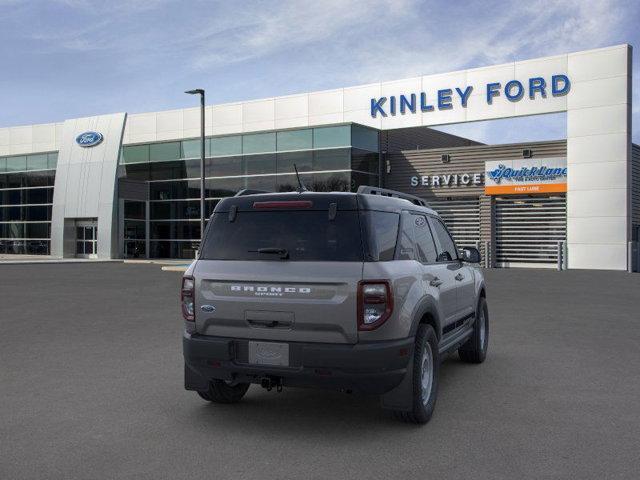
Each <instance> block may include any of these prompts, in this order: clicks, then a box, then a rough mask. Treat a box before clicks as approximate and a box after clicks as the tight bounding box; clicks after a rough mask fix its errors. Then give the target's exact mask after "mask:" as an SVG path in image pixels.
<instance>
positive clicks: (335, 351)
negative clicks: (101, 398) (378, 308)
mask: <svg viewBox="0 0 640 480" xmlns="http://www.w3.org/2000/svg"><path fill="white" fill-rule="evenodd" d="M413 343H414V339H413V338H407V339H402V340H393V341H384V342H369V343H358V344H354V345H342V344H326V343H302V342H291V343H289V364H290V366H289V367H275V366H266V365H253V364H249V363H248V356H249V355H248V351H249V340H248V339H239V338H226V337H212V336H205V335H199V334H193V335H190V334H188V333H185V335H184V337H183V351H184V361H185V388H186V389H187V390H206V389H207V388H208V385H209V382H210V381H211V380H213V379H221V380H228V381H237V382H243V383H244V382H248V383H260V380H261V379H262V378H264V377H272V378H277V379H278V380H279V381H280V382H281V383H282V385H284V386H297V387H325V388H334V389H348V390H354V391H358V392H362V393H370V394H382V393H385V392H388V391H389V390H391V389H393V388H395V387H396V386H397V385H398V384H399V383H400V382H401V381H402V379H403V377H404V375H405V373H406V371H407V365H408V363H409V359H410V358H411V355H412V354H413Z"/></svg>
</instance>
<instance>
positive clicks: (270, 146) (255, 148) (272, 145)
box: [242, 132, 276, 153]
mask: <svg viewBox="0 0 640 480" xmlns="http://www.w3.org/2000/svg"><path fill="white" fill-rule="evenodd" d="M275 151H276V134H275V133H273V132H272V133H254V134H250V135H243V136H242V153H270V152H275Z"/></svg>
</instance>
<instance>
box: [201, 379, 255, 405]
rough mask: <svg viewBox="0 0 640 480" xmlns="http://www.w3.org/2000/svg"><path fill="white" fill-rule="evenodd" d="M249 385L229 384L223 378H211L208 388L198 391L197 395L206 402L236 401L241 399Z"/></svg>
mask: <svg viewBox="0 0 640 480" xmlns="http://www.w3.org/2000/svg"><path fill="white" fill-rule="evenodd" d="M250 385H251V384H249V383H238V384H235V385H229V384H228V383H227V382H225V381H224V380H212V381H211V383H209V390H206V391H199V392H198V395H200V397H201V398H203V399H204V400H207V401H208V402H213V403H237V402H239V401H240V400H242V397H244V394H245V393H247V390H249V386H250Z"/></svg>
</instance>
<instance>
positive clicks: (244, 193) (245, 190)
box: [234, 188, 269, 197]
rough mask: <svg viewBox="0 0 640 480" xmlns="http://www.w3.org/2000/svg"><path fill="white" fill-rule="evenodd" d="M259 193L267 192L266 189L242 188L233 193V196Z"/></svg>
mask: <svg viewBox="0 0 640 480" xmlns="http://www.w3.org/2000/svg"><path fill="white" fill-rule="evenodd" d="M259 193H269V192H267V191H266V190H251V189H250V188H244V189H242V190H240V191H239V192H238V193H236V194H235V195H234V197H244V196H245V195H258V194H259Z"/></svg>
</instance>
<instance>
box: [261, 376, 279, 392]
mask: <svg viewBox="0 0 640 480" xmlns="http://www.w3.org/2000/svg"><path fill="white" fill-rule="evenodd" d="M260 385H261V386H262V388H264V389H266V390H267V391H268V392H270V391H271V390H272V389H273V388H274V387H275V388H276V391H277V392H281V391H282V378H280V377H262V378H261V379H260Z"/></svg>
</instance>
